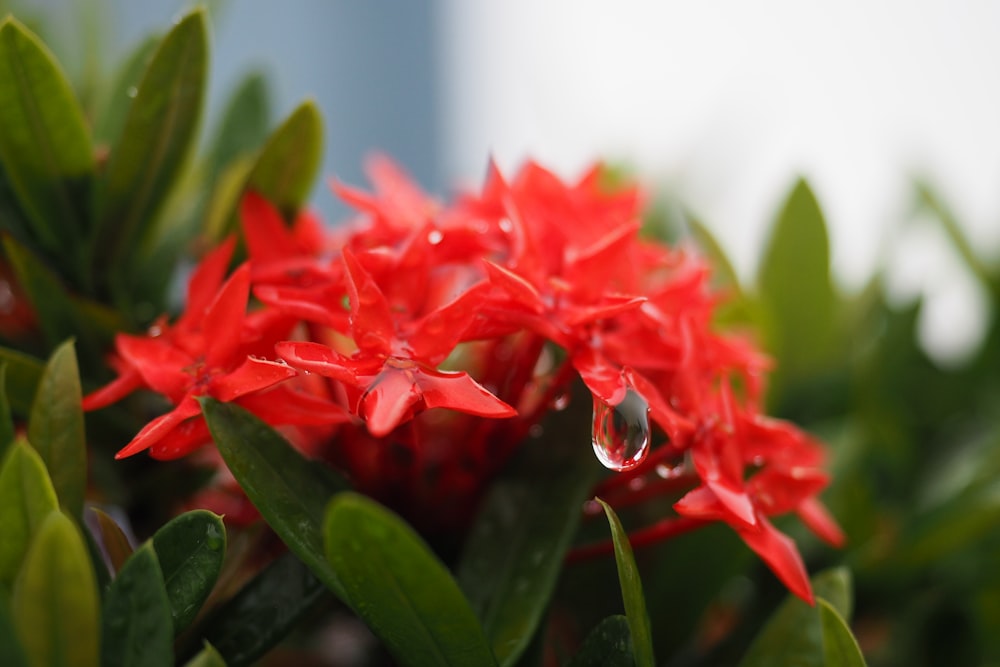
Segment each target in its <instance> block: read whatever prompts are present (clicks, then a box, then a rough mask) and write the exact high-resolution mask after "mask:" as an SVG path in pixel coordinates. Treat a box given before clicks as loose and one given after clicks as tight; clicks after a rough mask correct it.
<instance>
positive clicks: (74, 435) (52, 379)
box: [28, 341, 87, 518]
mask: <svg viewBox="0 0 1000 667" xmlns="http://www.w3.org/2000/svg"><path fill="white" fill-rule="evenodd" d="M80 401H81V390H80V375H79V373H78V371H77V367H76V351H75V350H74V349H73V343H72V341H70V342H67V343H63V344H62V345H61V346H60V347H59V348H57V349H56V351H55V352H53V353H52V357H51V358H50V359H49V363H48V365H47V366H46V367H45V372H44V373H43V374H42V379H41V381H40V382H39V384H38V392H37V393H36V394H35V401H34V403H33V404H32V407H31V414H30V415H29V416H28V441H29V442H30V443H31V446H32V447H34V448H35V450H37V451H38V453H39V454H40V455H41V457H42V460H43V461H45V466H46V467H47V468H48V470H49V476H50V477H51V478H52V484H53V486H54V487H55V489H56V495H57V496H58V497H59V504H60V505H61V506H62V507H63V508H65V509H66V512H67V513H68V514H69V515H70V516H73V517H77V518H79V517H82V516H83V496H84V491H85V490H86V487H87V443H86V436H85V434H84V427H83V409H82V408H81V407H80Z"/></svg>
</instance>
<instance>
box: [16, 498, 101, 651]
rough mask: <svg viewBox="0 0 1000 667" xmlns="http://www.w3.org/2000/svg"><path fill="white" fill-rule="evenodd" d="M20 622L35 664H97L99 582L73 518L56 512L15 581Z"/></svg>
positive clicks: (18, 625)
mask: <svg viewBox="0 0 1000 667" xmlns="http://www.w3.org/2000/svg"><path fill="white" fill-rule="evenodd" d="M11 609H12V611H13V615H14V625H15V627H16V628H17V633H18V637H19V638H20V639H21V645H22V646H23V647H24V652H25V653H26V654H27V656H28V660H29V662H30V663H31V664H32V665H53V666H56V665H58V666H60V667H62V666H65V667H97V665H98V641H99V637H100V620H99V617H98V614H99V611H98V596H97V584H96V582H95V581H94V571H93V569H92V568H91V565H90V559H89V558H88V556H87V547H86V546H85V545H84V543H83V538H82V537H81V535H80V532H79V530H77V528H76V525H75V524H74V523H73V521H72V520H71V519H70V518H69V517H67V516H66V515H65V514H63V513H62V512H59V511H55V512H51V513H50V514H49V515H48V517H47V518H46V519H45V521H44V522H43V523H42V525H41V527H40V528H39V530H38V534H37V535H35V539H34V540H33V541H32V544H31V547H30V548H29V549H28V554H27V556H25V559H24V565H23V566H22V568H21V573H20V574H19V575H18V578H17V581H16V582H15V583H14V596H13V599H12V601H11Z"/></svg>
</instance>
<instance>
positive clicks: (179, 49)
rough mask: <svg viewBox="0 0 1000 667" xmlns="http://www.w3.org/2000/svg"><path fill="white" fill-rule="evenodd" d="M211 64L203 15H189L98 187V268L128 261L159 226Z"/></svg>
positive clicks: (160, 55) (153, 72) (159, 55)
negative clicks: (155, 224)
mask: <svg viewBox="0 0 1000 667" xmlns="http://www.w3.org/2000/svg"><path fill="white" fill-rule="evenodd" d="M207 58H208V37H207V28H206V25H205V12H204V10H195V11H193V12H191V13H190V14H188V15H187V16H185V17H184V18H183V19H182V20H181V21H180V22H179V23H177V25H175V26H174V28H173V29H172V30H171V31H170V32H169V33H168V34H167V36H166V37H165V38H164V40H163V42H162V43H161V44H160V46H159V48H158V49H157V50H156V53H155V54H153V57H152V59H151V60H150V63H149V67H147V68H146V72H145V74H144V75H143V77H142V80H141V81H140V82H139V85H138V87H137V91H136V95H135V99H134V100H133V102H132V106H131V107H130V108H129V112H128V116H127V117H126V119H125V126H124V128H123V130H122V133H121V136H120V137H119V139H118V142H117V143H116V144H115V146H114V148H113V149H112V151H111V156H110V158H109V160H108V166H107V170H106V171H105V173H104V175H103V178H102V179H101V180H100V182H99V189H98V197H97V204H96V210H97V216H96V217H97V224H98V228H97V235H96V238H95V247H94V251H95V253H96V255H95V261H96V262H98V264H97V266H98V267H106V266H108V265H110V266H117V265H119V264H120V263H121V262H123V261H125V260H127V259H128V258H129V257H130V256H131V255H132V254H133V251H134V250H135V249H136V248H137V247H138V246H140V245H141V243H142V240H143V239H144V238H145V236H146V234H147V233H149V232H150V231H151V230H152V229H153V228H154V223H155V219H156V214H157V212H158V211H159V209H160V207H161V205H162V204H163V202H164V200H165V199H166V196H167V194H168V192H169V191H170V187H171V186H172V185H173V183H174V181H175V180H176V178H177V175H178V173H179V172H180V169H181V167H182V165H183V163H184V159H185V158H186V156H187V154H188V151H189V149H190V148H191V145H192V143H193V142H192V140H193V139H194V136H195V131H196V130H197V126H198V119H199V117H200V115H201V106H202V98H203V97H204V92H205V82H206V73H207Z"/></svg>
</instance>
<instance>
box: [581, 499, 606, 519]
mask: <svg viewBox="0 0 1000 667" xmlns="http://www.w3.org/2000/svg"><path fill="white" fill-rule="evenodd" d="M603 511H604V508H603V507H601V504H600V503H599V502H597V501H596V500H587V501H585V502H584V503H583V513H584V514H587V515H590V516H595V515H597V514H600V513H601V512H603Z"/></svg>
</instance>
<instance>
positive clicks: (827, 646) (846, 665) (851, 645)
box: [816, 598, 865, 667]
mask: <svg viewBox="0 0 1000 667" xmlns="http://www.w3.org/2000/svg"><path fill="white" fill-rule="evenodd" d="M816 605H817V606H818V607H819V617H820V622H821V624H822V627H823V654H824V656H825V657H826V661H825V667H865V658H864V656H862V655H861V648H860V647H859V646H858V642H857V640H856V639H854V635H852V634H851V630H850V629H849V628H848V627H847V623H846V622H844V619H843V618H842V617H841V615H840V614H839V613H838V612H837V610H836V609H835V608H834V607H833V605H832V604H830V603H829V602H827V601H826V600H824V599H823V598H817V600H816Z"/></svg>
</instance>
